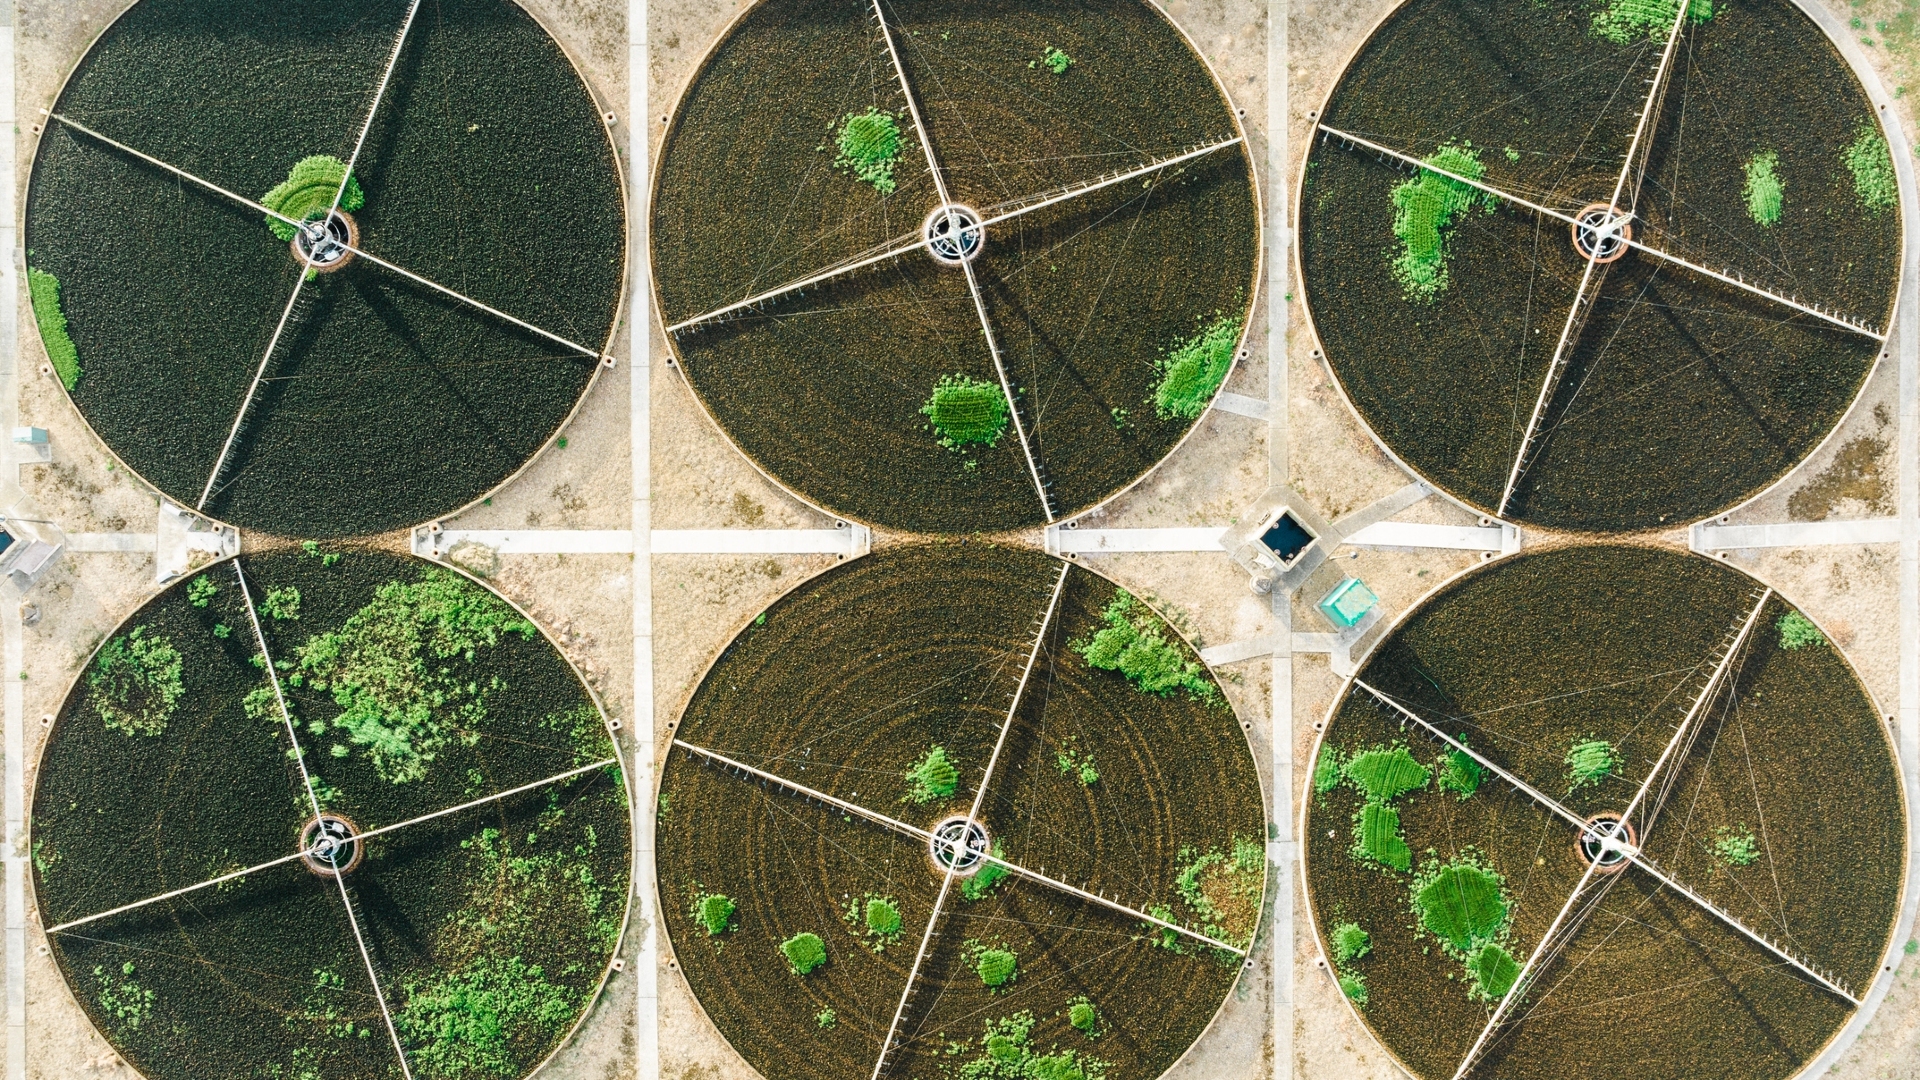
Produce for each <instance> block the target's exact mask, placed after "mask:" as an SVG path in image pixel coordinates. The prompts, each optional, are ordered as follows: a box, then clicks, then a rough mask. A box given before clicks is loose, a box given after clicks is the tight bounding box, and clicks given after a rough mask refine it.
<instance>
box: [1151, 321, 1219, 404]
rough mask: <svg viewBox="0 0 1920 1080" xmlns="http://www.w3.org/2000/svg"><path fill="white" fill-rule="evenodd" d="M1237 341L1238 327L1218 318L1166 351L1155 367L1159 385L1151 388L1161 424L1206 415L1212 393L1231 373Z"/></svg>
mask: <svg viewBox="0 0 1920 1080" xmlns="http://www.w3.org/2000/svg"><path fill="white" fill-rule="evenodd" d="M1239 341H1240V323H1239V321H1238V320H1236V319H1235V318H1233V317H1232V316H1231V315H1218V316H1216V317H1215V318H1214V320H1213V322H1211V323H1209V324H1208V325H1207V326H1206V328H1205V329H1203V330H1201V331H1200V332H1199V333H1198V334H1195V335H1194V336H1193V337H1190V338H1188V339H1187V340H1185V341H1183V342H1181V343H1180V344H1178V345H1176V346H1174V347H1173V348H1172V349H1170V350H1168V352H1167V355H1166V358H1165V359H1163V360H1160V361H1159V362H1158V363H1157V364H1156V367H1157V368H1158V369H1159V372H1160V381H1159V383H1158V384H1156V385H1155V386H1154V388H1153V409H1154V412H1155V413H1157V414H1158V415H1159V417H1160V419H1162V420H1168V419H1172V418H1173V417H1181V418H1183V419H1187V420H1192V419H1195V418H1196V417H1198V416H1199V415H1200V414H1201V413H1203V412H1206V411H1207V404H1208V403H1209V402H1211V401H1212V400H1213V395H1214V392H1215V391H1217V390H1219V389H1220V384H1221V383H1224V382H1226V381H1227V373H1228V372H1229V371H1231V370H1232V369H1233V347H1234V345H1236V344H1238V343H1239Z"/></svg>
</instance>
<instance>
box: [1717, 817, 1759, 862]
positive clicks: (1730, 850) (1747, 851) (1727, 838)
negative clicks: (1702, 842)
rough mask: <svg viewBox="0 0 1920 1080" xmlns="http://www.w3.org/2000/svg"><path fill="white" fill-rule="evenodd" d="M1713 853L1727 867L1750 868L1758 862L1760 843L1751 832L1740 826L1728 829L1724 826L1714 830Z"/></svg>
mask: <svg viewBox="0 0 1920 1080" xmlns="http://www.w3.org/2000/svg"><path fill="white" fill-rule="evenodd" d="M1712 848H1713V853H1714V855H1716V856H1718V857H1719V859H1720V861H1721V862H1723V863H1726V864H1727V865H1728V866H1752V865H1753V864H1754V863H1756V862H1758V861H1759V860H1760V843H1759V840H1758V838H1756V837H1755V836H1754V835H1753V830H1751V829H1749V828H1747V827H1746V826H1745V825H1741V826H1739V827H1738V828H1729V827H1727V826H1725V825H1722V826H1720V827H1719V828H1718V829H1716V830H1714V834H1713V844H1712Z"/></svg>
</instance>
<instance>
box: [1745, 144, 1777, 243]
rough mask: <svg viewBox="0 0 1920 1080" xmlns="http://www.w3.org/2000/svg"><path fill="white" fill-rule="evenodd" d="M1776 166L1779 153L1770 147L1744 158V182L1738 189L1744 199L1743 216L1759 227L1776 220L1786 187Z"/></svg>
mask: <svg viewBox="0 0 1920 1080" xmlns="http://www.w3.org/2000/svg"><path fill="white" fill-rule="evenodd" d="M1779 169H1780V155H1779V154H1778V153H1776V152H1774V151H1772V150H1762V151H1760V152H1759V153H1757V154H1755V155H1753V156H1752V157H1750V158H1748V159H1747V164H1746V165H1745V171H1746V174H1747V182H1746V185H1745V186H1744V187H1742V188H1741V189H1740V195H1741V198H1744V199H1745V200H1746V201H1747V216H1748V217H1750V218H1752V219H1753V222H1754V224H1756V225H1759V226H1761V227H1762V228H1766V227H1768V226H1771V225H1773V224H1774V223H1776V222H1778V221H1779V220H1780V206H1781V204H1782V202H1783V201H1784V200H1785V197H1786V186H1785V185H1784V184H1782V183H1781V182H1780V172H1779Z"/></svg>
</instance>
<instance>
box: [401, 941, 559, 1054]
mask: <svg viewBox="0 0 1920 1080" xmlns="http://www.w3.org/2000/svg"><path fill="white" fill-rule="evenodd" d="M406 995H407V1004H406V1006H405V1007H404V1008H402V1009H401V1010H400V1011H399V1012H397V1013H395V1014H394V1017H393V1023H394V1027H396V1028H398V1029H399V1030H400V1034H401V1036H402V1037H403V1038H404V1039H405V1040H406V1041H407V1044H408V1054H409V1056H410V1058H411V1060H412V1062H413V1066H414V1068H415V1069H416V1070H417V1071H418V1072H419V1073H420V1074H422V1075H424V1076H427V1077H432V1078H435V1080H443V1078H444V1080H467V1078H469V1077H513V1076H518V1075H520V1074H521V1073H522V1072H524V1071H525V1070H526V1068H527V1067H528V1066H530V1065H532V1064H533V1063H534V1061H533V1060H530V1059H535V1056H536V1055H537V1054H539V1053H540V1052H542V1051H543V1050H544V1048H545V1047H547V1046H549V1045H550V1044H551V1043H552V1041H553V1040H554V1039H555V1038H557V1037H559V1036H560V1035H562V1034H564V1033H565V1032H566V1029H567V1026H568V1025H569V1024H571V1023H572V1021H573V1018H574V1014H575V1011H576V1010H577V1009H578V1007H579V1001H578V995H577V994H576V993H575V992H574V991H573V990H570V989H568V988H567V987H565V986H559V985H556V984H554V983H553V982H551V981H549V980H548V979H547V975H546V972H545V971H544V970H543V969H541V968H540V967H538V966H537V965H530V964H527V963H526V962H525V961H523V960H521V959H520V958H519V957H517V956H509V957H483V958H481V959H479V960H476V961H474V962H472V963H470V964H468V965H466V966H465V967H463V968H461V969H459V970H457V971H454V972H450V973H448V974H446V975H443V976H441V977H440V978H438V979H435V980H433V981H431V982H425V983H413V982H410V983H408V984H407V986H406Z"/></svg>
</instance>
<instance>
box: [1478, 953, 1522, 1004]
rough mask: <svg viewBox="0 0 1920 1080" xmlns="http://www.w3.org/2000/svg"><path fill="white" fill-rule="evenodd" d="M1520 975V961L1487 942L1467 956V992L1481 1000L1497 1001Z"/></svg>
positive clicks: (1511, 987) (1504, 995) (1505, 994)
mask: <svg viewBox="0 0 1920 1080" xmlns="http://www.w3.org/2000/svg"><path fill="white" fill-rule="evenodd" d="M1519 977H1520V962H1519V961H1517V960H1515V959H1514V958H1513V954H1512V953H1509V952H1508V951H1507V950H1506V949H1504V948H1502V947H1501V946H1499V945H1497V944H1495V943H1494V942H1491V941H1489V942H1487V943H1485V944H1483V945H1481V946H1480V947H1479V948H1478V949H1476V950H1474V952H1473V954H1472V955H1470V956H1468V957H1467V980H1468V987H1467V993H1468V994H1469V995H1470V996H1472V997H1475V998H1478V999H1480V1000H1481V1001H1499V1000H1500V999H1501V998H1503V997H1506V996H1507V991H1508V990H1511V989H1513V981H1514V980H1515V979H1518V978H1519Z"/></svg>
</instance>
